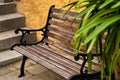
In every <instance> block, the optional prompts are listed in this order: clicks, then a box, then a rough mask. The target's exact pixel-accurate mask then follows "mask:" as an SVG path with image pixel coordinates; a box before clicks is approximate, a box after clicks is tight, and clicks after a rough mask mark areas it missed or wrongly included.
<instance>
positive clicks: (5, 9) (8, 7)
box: [0, 2, 16, 15]
mask: <svg viewBox="0 0 120 80" xmlns="http://www.w3.org/2000/svg"><path fill="white" fill-rule="evenodd" d="M15 12H16V4H15V3H14V2H10V3H0V15H4V14H10V13H15Z"/></svg>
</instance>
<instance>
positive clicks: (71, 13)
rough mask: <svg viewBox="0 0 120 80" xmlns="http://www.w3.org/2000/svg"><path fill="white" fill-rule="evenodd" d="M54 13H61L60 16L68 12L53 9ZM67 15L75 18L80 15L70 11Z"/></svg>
mask: <svg viewBox="0 0 120 80" xmlns="http://www.w3.org/2000/svg"><path fill="white" fill-rule="evenodd" d="M52 12H55V13H59V14H64V13H65V12H66V10H61V9H57V8H52ZM66 15H69V16H73V17H75V16H77V15H78V13H77V12H72V11H68V12H67V14H66Z"/></svg>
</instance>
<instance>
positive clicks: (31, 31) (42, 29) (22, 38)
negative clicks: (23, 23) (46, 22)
mask: <svg viewBox="0 0 120 80" xmlns="http://www.w3.org/2000/svg"><path fill="white" fill-rule="evenodd" d="M38 31H42V32H43V35H44V34H45V28H41V29H34V30H32V29H31V30H28V29H16V30H15V33H16V34H18V33H19V32H21V33H22V36H21V37H20V44H22V45H31V44H35V43H27V41H26V40H24V38H25V36H27V35H29V34H31V33H33V32H38ZM40 41H42V39H41V40H40Z"/></svg>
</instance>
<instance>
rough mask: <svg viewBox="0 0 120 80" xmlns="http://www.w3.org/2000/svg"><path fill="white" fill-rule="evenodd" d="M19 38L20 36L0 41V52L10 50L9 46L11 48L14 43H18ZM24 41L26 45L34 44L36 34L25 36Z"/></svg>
mask: <svg viewBox="0 0 120 80" xmlns="http://www.w3.org/2000/svg"><path fill="white" fill-rule="evenodd" d="M20 36H21V35H18V36H16V37H11V38H8V39H4V40H0V51H3V50H6V49H10V48H11V46H13V45H14V44H16V43H19V40H20ZM31 38H32V39H31ZM25 40H27V42H28V43H32V42H35V41H36V34H35V33H32V34H30V35H29V36H27V37H26V38H25Z"/></svg>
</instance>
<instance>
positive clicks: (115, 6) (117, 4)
mask: <svg viewBox="0 0 120 80" xmlns="http://www.w3.org/2000/svg"><path fill="white" fill-rule="evenodd" d="M117 7H120V1H118V2H117V3H116V4H114V5H113V6H112V7H111V8H117Z"/></svg>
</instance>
